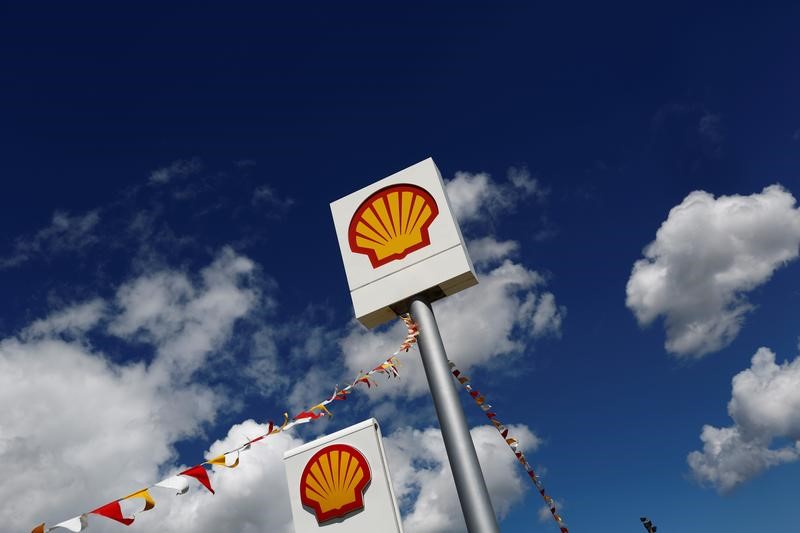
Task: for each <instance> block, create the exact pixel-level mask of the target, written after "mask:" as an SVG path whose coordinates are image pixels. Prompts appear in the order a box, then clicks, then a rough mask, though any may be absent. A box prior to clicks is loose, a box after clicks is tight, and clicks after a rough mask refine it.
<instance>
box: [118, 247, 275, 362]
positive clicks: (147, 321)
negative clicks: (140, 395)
mask: <svg viewBox="0 0 800 533" xmlns="http://www.w3.org/2000/svg"><path fill="white" fill-rule="evenodd" d="M254 268H255V265H254V263H253V262H252V261H251V260H250V259H248V258H246V257H243V256H240V255H236V254H235V253H234V252H233V251H232V250H230V249H228V248H226V249H224V250H223V251H222V252H221V253H220V254H219V256H218V257H217V258H216V259H215V260H214V262H213V263H212V264H211V265H209V266H208V267H206V268H204V269H203V270H202V271H201V272H200V277H201V281H200V283H198V286H195V285H194V284H193V283H192V281H191V280H190V279H189V277H188V276H187V275H186V274H184V273H181V272H176V271H161V272H156V273H153V274H148V275H144V276H142V277H140V278H137V279H136V280H134V281H132V282H130V283H127V284H125V285H123V286H122V287H120V289H119V290H118V291H117V298H116V303H117V306H118V308H119V310H120V313H119V315H118V316H117V317H116V318H115V319H114V320H113V321H112V322H111V324H110V326H109V331H110V332H111V333H113V334H115V335H118V336H120V337H123V338H125V339H128V340H142V341H146V342H150V343H152V344H154V345H155V346H156V347H157V349H158V353H159V358H158V359H157V361H156V364H159V365H161V364H163V365H170V366H174V367H175V369H176V370H177V371H179V372H180V373H191V372H193V371H194V370H196V369H197V368H198V367H199V366H200V365H201V364H202V363H203V361H204V357H205V355H207V354H208V353H209V352H211V351H212V350H215V349H218V348H219V347H220V346H221V345H222V343H223V342H224V341H225V340H226V339H227V338H228V337H229V336H230V333H231V328H232V326H233V324H234V322H235V321H236V320H237V319H239V318H241V317H243V316H245V315H246V314H247V313H248V312H249V311H250V310H251V309H253V308H254V306H255V305H256V304H257V303H258V296H259V294H258V290H257V289H256V288H255V287H254V285H253V283H252V273H253V270H254Z"/></svg>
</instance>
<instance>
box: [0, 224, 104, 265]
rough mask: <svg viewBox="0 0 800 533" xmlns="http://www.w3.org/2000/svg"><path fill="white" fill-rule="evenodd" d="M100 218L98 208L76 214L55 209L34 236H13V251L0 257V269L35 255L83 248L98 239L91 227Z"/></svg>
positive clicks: (93, 227)
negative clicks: (48, 221) (16, 237)
mask: <svg viewBox="0 0 800 533" xmlns="http://www.w3.org/2000/svg"><path fill="white" fill-rule="evenodd" d="M99 222H100V213H99V211H97V210H93V211H89V212H87V213H85V214H83V215H75V216H70V215H69V213H65V212H63V211H56V212H55V213H53V219H52V221H51V222H50V225H48V226H46V227H44V228H42V229H40V230H39V231H38V232H36V234H35V235H33V236H30V237H20V238H18V239H16V241H15V243H14V251H13V252H12V254H11V255H10V256H8V257H4V258H0V269H3V268H11V267H15V266H18V265H21V264H22V263H25V262H26V261H29V260H31V259H33V258H34V257H40V256H46V255H48V254H56V253H63V252H67V251H80V250H83V249H85V248H87V247H89V246H91V245H93V244H95V243H97V241H98V238H97V236H96V235H95V233H94V231H95V228H96V227H97V225H98V223H99Z"/></svg>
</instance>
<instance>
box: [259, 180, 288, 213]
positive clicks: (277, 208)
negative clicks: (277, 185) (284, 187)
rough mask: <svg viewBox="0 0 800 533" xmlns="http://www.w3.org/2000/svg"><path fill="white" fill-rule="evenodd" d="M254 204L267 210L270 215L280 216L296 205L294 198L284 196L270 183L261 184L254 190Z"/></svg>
mask: <svg viewBox="0 0 800 533" xmlns="http://www.w3.org/2000/svg"><path fill="white" fill-rule="evenodd" d="M251 202H252V204H253V205H254V206H255V207H257V208H259V209H262V210H265V211H266V212H267V214H269V215H270V216H276V217H280V216H283V215H285V214H286V212H287V211H289V209H291V207H292V206H293V205H294V200H293V199H292V198H284V197H281V196H279V195H278V193H277V192H275V189H273V188H272V187H270V186H269V185H260V186H258V187H256V189H255V190H254V191H253V197H252V199H251Z"/></svg>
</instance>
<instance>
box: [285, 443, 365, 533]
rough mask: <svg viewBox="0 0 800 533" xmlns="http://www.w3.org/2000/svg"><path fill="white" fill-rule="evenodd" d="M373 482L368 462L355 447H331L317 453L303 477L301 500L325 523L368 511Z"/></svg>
mask: <svg viewBox="0 0 800 533" xmlns="http://www.w3.org/2000/svg"><path fill="white" fill-rule="evenodd" d="M371 479H372V475H371V473H370V469H369V463H367V459H366V458H365V457H364V456H363V455H362V454H361V452H360V451H358V450H356V449H355V448H353V447H352V446H348V445H347V444H331V445H330V446H326V447H325V448H323V449H321V450H320V451H318V452H317V453H315V454H314V456H313V457H311V459H310V460H309V461H308V463H306V467H305V468H304V469H303V474H302V475H301V476H300V501H301V502H302V503H303V505H305V506H306V507H309V508H310V509H312V510H313V511H314V515H315V516H316V517H317V522H318V523H320V524H322V523H323V522H327V521H329V520H333V519H334V518H341V517H344V516H345V515H347V514H349V513H352V512H353V511H358V510H360V509H363V508H364V489H365V488H366V486H367V485H368V484H369V482H370V480H371Z"/></svg>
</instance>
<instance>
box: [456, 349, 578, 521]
mask: <svg viewBox="0 0 800 533" xmlns="http://www.w3.org/2000/svg"><path fill="white" fill-rule="evenodd" d="M448 363H449V364H450V371H451V372H452V373H453V376H454V377H455V378H456V379H457V380H458V382H459V383H460V384H461V385H462V386H463V387H464V390H466V391H467V393H469V395H470V397H471V398H472V399H473V401H474V402H475V404H476V405H477V406H478V407H480V409H481V411H483V414H485V415H486V418H488V419H489V421H490V422H491V423H492V425H493V426H494V427H495V429H497V431H498V433H500V436H501V437H503V440H505V441H506V444H507V445H508V447H509V448H511V451H512V452H514V455H515V456H516V458H517V461H519V464H520V465H522V467H523V468H524V469H525V472H527V474H528V477H529V478H531V481H532V482H533V484H534V485H535V486H536V490H538V491H539V494H540V495H541V496H542V499H543V500H544V503H545V504H547V507H548V509H550V513H551V514H552V515H553V520H555V521H556V524H558V527H559V528H560V530H561V533H569V529H567V525H566V524H565V523H564V519H563V518H562V517H561V515H560V514H558V511H557V509H556V502H555V500H553V498H552V497H551V496H550V495H549V494H547V492H546V491H545V488H544V485H543V484H542V481H541V480H540V479H539V476H537V475H536V472H535V471H534V470H533V467H532V466H531V465H530V463H528V461H527V459H525V455H524V454H523V453H522V452H521V451H520V450H519V442H518V441H517V439H515V438H514V437H512V436H510V435H509V434H508V428H507V427H506V426H505V425H504V424H503V423H502V422H500V421H499V420H498V419H497V414H496V413H495V412H494V411H493V410H492V406H491V405H489V403H488V402H487V401H486V396H484V395H483V394H481V393H480V392H479V391H478V390H476V389H474V388H473V387H472V385H470V379H469V377H467V376H466V375H465V374H463V373H462V372H461V371H460V370H459V369H458V368H457V367H456V365H455V363H453V362H452V361H448Z"/></svg>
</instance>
